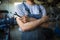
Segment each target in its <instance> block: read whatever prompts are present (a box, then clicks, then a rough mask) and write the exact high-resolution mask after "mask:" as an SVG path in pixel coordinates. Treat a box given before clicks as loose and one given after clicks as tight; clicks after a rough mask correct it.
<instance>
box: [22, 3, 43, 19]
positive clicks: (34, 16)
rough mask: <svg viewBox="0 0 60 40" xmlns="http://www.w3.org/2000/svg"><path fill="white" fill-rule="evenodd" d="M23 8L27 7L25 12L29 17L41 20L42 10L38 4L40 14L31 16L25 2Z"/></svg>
mask: <svg viewBox="0 0 60 40" xmlns="http://www.w3.org/2000/svg"><path fill="white" fill-rule="evenodd" d="M23 6H24V7H25V10H26V11H27V12H28V17H33V18H36V19H39V18H41V17H42V12H41V8H40V6H39V5H38V4H37V8H38V10H39V13H40V14H31V12H30V10H29V8H28V7H27V6H26V5H25V3H24V2H23Z"/></svg>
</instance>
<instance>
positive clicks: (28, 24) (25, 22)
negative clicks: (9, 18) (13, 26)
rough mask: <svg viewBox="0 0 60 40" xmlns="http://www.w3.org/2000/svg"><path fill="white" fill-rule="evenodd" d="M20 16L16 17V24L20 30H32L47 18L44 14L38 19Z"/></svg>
mask: <svg viewBox="0 0 60 40" xmlns="http://www.w3.org/2000/svg"><path fill="white" fill-rule="evenodd" d="M22 18H23V19H22ZM22 18H19V17H17V18H16V21H17V24H18V25H19V27H20V28H21V29H22V31H28V30H32V29H34V28H36V27H38V25H41V24H42V23H44V22H46V21H47V20H48V16H44V17H42V18H40V19H35V18H27V17H26V16H24V17H22Z"/></svg>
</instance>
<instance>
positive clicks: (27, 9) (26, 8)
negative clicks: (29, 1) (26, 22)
mask: <svg viewBox="0 0 60 40" xmlns="http://www.w3.org/2000/svg"><path fill="white" fill-rule="evenodd" d="M23 6H24V7H25V10H26V11H27V12H28V13H29V14H31V12H30V10H29V8H28V7H27V6H26V4H25V3H24V2H23Z"/></svg>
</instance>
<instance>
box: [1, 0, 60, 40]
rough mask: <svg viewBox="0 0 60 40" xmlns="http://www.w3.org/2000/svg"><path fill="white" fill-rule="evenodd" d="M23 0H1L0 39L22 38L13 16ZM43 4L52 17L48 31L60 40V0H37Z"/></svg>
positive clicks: (56, 39)
mask: <svg viewBox="0 0 60 40" xmlns="http://www.w3.org/2000/svg"><path fill="white" fill-rule="evenodd" d="M21 2H22V0H0V40H20V32H19V30H18V26H17V24H16V21H15V19H14V18H13V16H14V14H15V6H16V5H18V4H21ZM35 2H36V3H38V4H42V5H43V6H44V7H45V8H46V11H47V14H48V15H49V18H50V23H49V27H48V29H46V30H48V32H47V33H49V35H50V36H52V35H53V37H54V40H60V0H35Z"/></svg>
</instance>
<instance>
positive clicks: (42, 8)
mask: <svg viewBox="0 0 60 40" xmlns="http://www.w3.org/2000/svg"><path fill="white" fill-rule="evenodd" d="M40 8H41V12H42V16H46V15H47V14H46V9H45V8H44V7H43V6H42V5H40Z"/></svg>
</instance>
